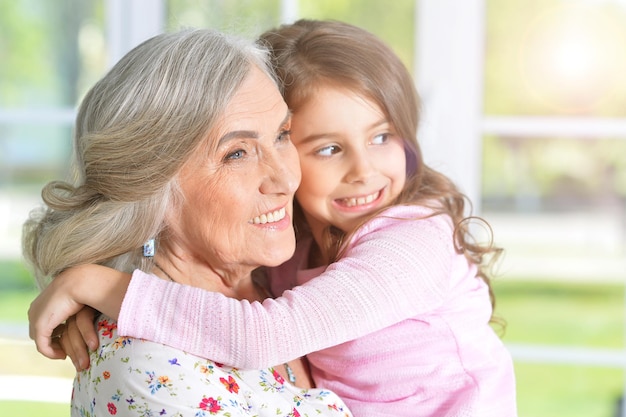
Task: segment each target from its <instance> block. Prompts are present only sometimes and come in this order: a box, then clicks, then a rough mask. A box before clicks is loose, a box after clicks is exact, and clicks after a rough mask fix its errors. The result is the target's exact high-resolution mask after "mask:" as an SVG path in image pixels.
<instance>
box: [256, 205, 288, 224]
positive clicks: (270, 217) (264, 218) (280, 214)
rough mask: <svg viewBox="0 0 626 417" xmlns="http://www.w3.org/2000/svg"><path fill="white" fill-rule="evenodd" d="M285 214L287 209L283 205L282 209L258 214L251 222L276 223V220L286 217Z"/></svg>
mask: <svg viewBox="0 0 626 417" xmlns="http://www.w3.org/2000/svg"><path fill="white" fill-rule="evenodd" d="M285 214H286V210H285V208H284V207H283V208H281V209H280V210H276V211H272V212H270V213H265V214H261V215H260V216H257V217H255V218H254V219H252V220H250V223H253V224H266V223H274V222H277V221H280V220H282V219H283V218H284V217H285Z"/></svg>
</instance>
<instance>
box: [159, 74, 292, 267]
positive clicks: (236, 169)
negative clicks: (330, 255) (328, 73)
mask: <svg viewBox="0 0 626 417" xmlns="http://www.w3.org/2000/svg"><path fill="white" fill-rule="evenodd" d="M207 99H209V98H207ZM290 125H291V114H290V113H289V111H288V109H287V105H286V104H285V102H284V101H283V99H282V97H281V95H280V93H279V91H278V89H277V87H276V85H275V84H274V82H273V81H272V80H271V79H270V78H268V77H267V75H265V74H264V73H263V72H261V71H260V70H259V69H258V68H256V67H255V68H254V69H253V70H252V71H251V72H250V74H249V75H248V77H247V78H246V80H245V81H244V82H243V83H242V85H241V87H240V88H239V90H238V92H237V93H236V94H235V95H234V97H233V98H232V100H231V101H230V103H229V104H228V106H227V107H226V111H225V112H224V115H223V116H222V118H221V119H220V121H219V123H217V127H216V128H215V129H213V131H212V132H211V133H210V134H209V137H208V140H209V141H211V142H210V144H209V145H208V146H206V147H201V151H199V152H197V153H196V155H194V156H193V158H192V160H191V161H190V162H189V163H187V164H186V165H185V167H184V168H183V170H182V172H181V175H180V179H179V181H180V185H181V188H182V190H183V194H184V197H185V200H184V202H183V203H182V207H181V210H180V211H179V212H177V213H176V216H175V218H172V219H170V225H169V228H170V240H172V239H174V240H175V241H176V242H175V243H176V245H177V246H178V249H179V251H180V252H181V253H184V254H185V255H184V256H190V257H193V258H194V260H195V261H200V262H202V263H204V264H206V265H208V266H210V267H211V268H212V269H213V270H215V271H216V272H218V273H220V274H221V272H224V273H225V274H228V273H231V272H234V273H238V272H239V271H243V272H245V271H246V270H249V269H250V268H255V267H257V266H260V265H267V266H275V265H279V264H281V263H282V262H284V261H286V260H287V259H289V258H290V257H291V255H292V254H293V251H294V249H295V237H294V230H293V225H292V206H293V197H294V193H295V191H296V188H297V187H298V185H299V184H300V165H299V162H298V154H297V152H296V149H295V147H294V146H293V144H292V143H291V140H290V137H289V129H290ZM216 142H217V146H215V143H216ZM202 149H204V150H202Z"/></svg>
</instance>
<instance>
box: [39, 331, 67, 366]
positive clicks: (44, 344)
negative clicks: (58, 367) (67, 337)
mask: <svg viewBox="0 0 626 417" xmlns="http://www.w3.org/2000/svg"><path fill="white" fill-rule="evenodd" d="M64 330H65V324H60V325H58V326H57V327H56V328H55V329H54V330H53V331H52V333H51V334H50V336H49V337H45V338H42V339H45V340H40V341H39V342H37V341H36V346H37V351H38V352H39V353H41V354H42V355H44V356H46V357H48V358H50V359H65V357H66V355H65V351H64V350H63V347H62V346H61V343H60V341H61V336H62V335H63V331H64ZM31 337H32V336H31Z"/></svg>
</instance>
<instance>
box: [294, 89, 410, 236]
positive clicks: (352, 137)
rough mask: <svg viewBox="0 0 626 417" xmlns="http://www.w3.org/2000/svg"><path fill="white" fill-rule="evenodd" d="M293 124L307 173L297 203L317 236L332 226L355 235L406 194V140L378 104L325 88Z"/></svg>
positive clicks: (317, 93) (302, 165) (315, 94)
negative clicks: (367, 218)
mask: <svg viewBox="0 0 626 417" xmlns="http://www.w3.org/2000/svg"><path fill="white" fill-rule="evenodd" d="M292 121H293V124H292V131H291V132H292V141H293V143H294V144H295V145H296V148H297V150H298V155H299V157H300V166H301V169H302V183H301V184H300V187H299V188H298V190H297V191H296V198H297V200H298V202H299V203H300V205H301V207H302V210H303V211H304V214H305V217H306V220H307V222H308V223H309V225H310V226H311V229H312V231H313V235H314V236H319V235H320V232H321V230H323V229H324V228H325V227H327V226H329V225H333V226H335V227H337V228H339V229H340V230H342V231H344V232H346V233H348V232H351V231H352V230H353V229H354V227H355V226H357V225H358V223H360V222H361V221H362V220H363V218H364V216H368V215H370V214H371V213H373V212H375V211H377V210H379V209H381V208H384V207H386V206H388V205H390V204H391V202H392V201H393V200H394V199H395V198H396V197H397V196H398V195H399V194H400V192H401V191H402V189H403V187H404V183H405V181H406V170H405V168H406V159H405V151H404V141H403V139H402V138H400V137H399V136H398V134H397V133H396V131H395V127H394V126H393V125H392V124H391V122H390V121H389V120H388V119H387V117H385V115H384V113H383V111H382V110H381V108H380V107H379V106H378V105H377V104H376V103H374V102H373V101H371V100H369V99H368V98H365V97H363V96H360V95H358V94H355V93H353V92H351V91H350V90H348V89H343V88H334V87H330V86H324V87H322V88H320V89H318V90H316V92H315V93H314V94H313V95H312V97H311V98H310V99H309V100H307V101H306V102H305V103H304V104H303V105H302V106H300V107H299V108H298V110H297V111H296V112H295V113H294V114H293V119H292Z"/></svg>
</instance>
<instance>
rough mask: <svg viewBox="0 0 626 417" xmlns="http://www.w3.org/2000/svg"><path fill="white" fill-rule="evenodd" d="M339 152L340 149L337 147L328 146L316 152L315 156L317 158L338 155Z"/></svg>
mask: <svg viewBox="0 0 626 417" xmlns="http://www.w3.org/2000/svg"><path fill="white" fill-rule="evenodd" d="M340 150H341V148H339V146H337V145H329V146H325V147H323V148H320V149H318V150H316V151H315V154H316V155H319V156H331V155H334V154H336V153H338V152H339V151H340Z"/></svg>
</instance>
